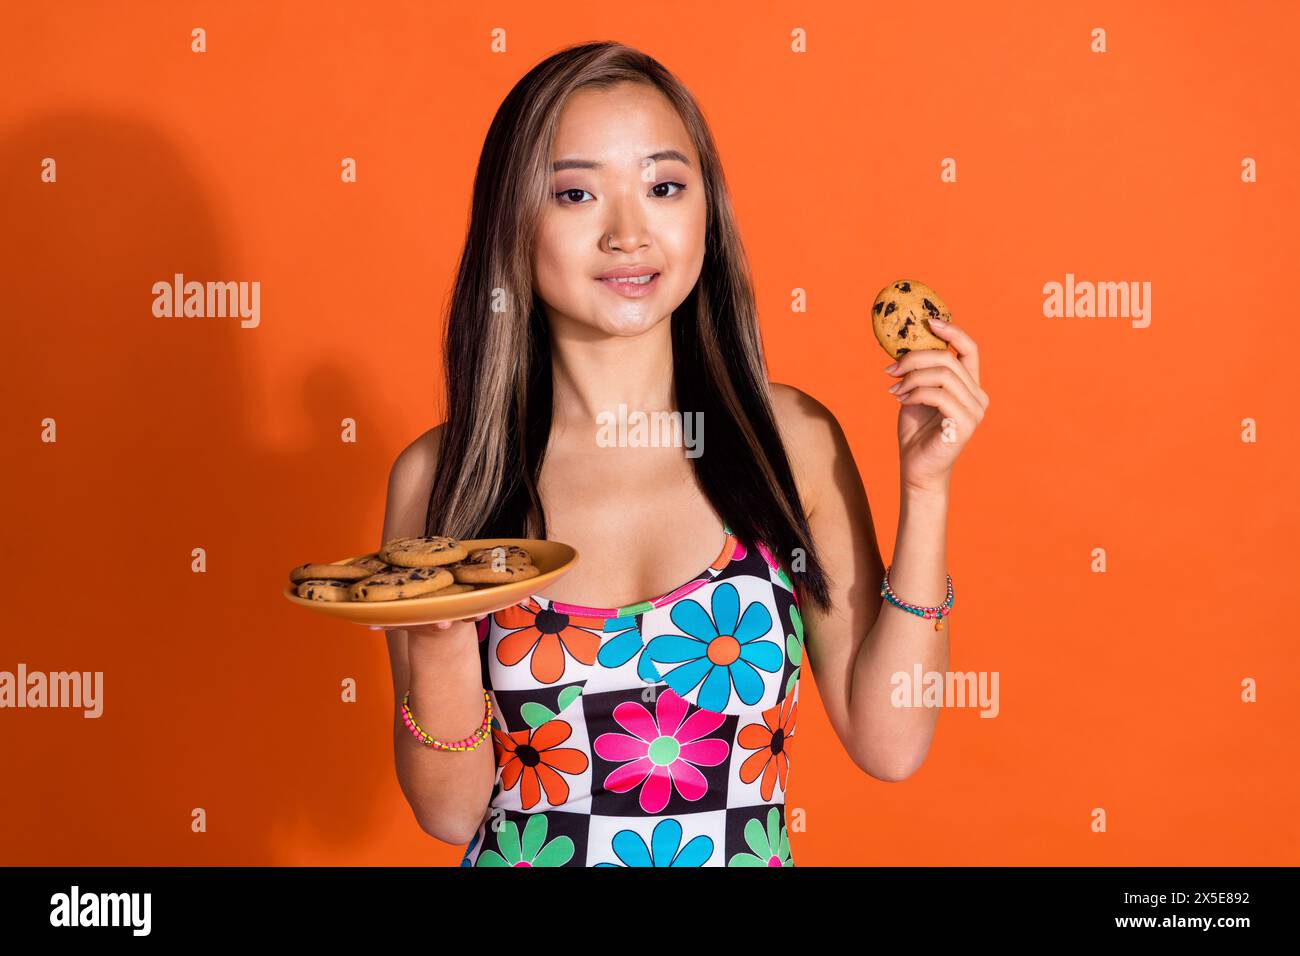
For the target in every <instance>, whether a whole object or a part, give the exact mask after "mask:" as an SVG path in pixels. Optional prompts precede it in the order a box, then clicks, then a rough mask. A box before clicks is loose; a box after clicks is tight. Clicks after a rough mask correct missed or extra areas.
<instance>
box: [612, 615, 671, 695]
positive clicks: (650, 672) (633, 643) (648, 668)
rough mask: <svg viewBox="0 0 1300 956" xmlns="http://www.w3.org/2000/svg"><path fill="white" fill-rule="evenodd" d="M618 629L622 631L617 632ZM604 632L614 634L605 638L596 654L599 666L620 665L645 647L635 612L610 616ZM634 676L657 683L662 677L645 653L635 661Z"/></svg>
mask: <svg viewBox="0 0 1300 956" xmlns="http://www.w3.org/2000/svg"><path fill="white" fill-rule="evenodd" d="M620 631H621V632H622V633H618V632H620ZM605 633H606V634H614V635H615V636H614V637H611V638H610V639H609V640H607V641H606V642H605V643H604V645H603V646H602V647H601V649H600V652H599V653H598V654H597V655H596V660H597V661H599V662H600V666H601V667H622V666H623V665H624V664H626V663H627V662H628V661H630V660H631V659H632V658H633V657H635V656H636V655H637V654H641V651H642V649H643V648H644V647H645V642H644V641H643V640H642V638H641V628H640V626H638V624H637V623H636V615H635V614H633V615H630V616H628V617H615V618H610V619H609V620H608V621H606V622H605ZM636 676H637V677H639V678H640V679H641V680H643V681H645V682H646V683H647V684H657V683H659V681H661V680H662V679H663V678H661V677H660V676H659V672H658V671H657V670H655V666H654V664H653V663H652V662H651V661H650V658H649V657H648V656H647V655H645V654H641V657H640V659H639V660H638V661H637V662H636Z"/></svg>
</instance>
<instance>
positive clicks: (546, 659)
mask: <svg viewBox="0 0 1300 956" xmlns="http://www.w3.org/2000/svg"><path fill="white" fill-rule="evenodd" d="M492 619H493V620H494V621H496V623H497V625H498V626H499V627H501V628H502V629H504V630H508V631H511V632H512V633H510V634H507V635H506V636H505V637H503V638H501V642H500V643H499V644H497V660H498V661H500V662H501V663H502V664H504V665H506V666H507V667H513V666H514V665H515V664H518V663H519V662H520V661H522V660H523V659H524V658H525V657H528V656H529V655H531V656H532V659H531V660H530V661H529V664H528V666H529V670H530V671H531V672H532V675H533V679H534V680H536V681H537V682H538V683H540V684H554V683H555V682H556V681H558V680H560V678H562V677H563V676H564V671H565V665H566V663H567V658H566V654H567V655H569V656H572V657H573V658H574V659H575V660H577V661H580V662H581V663H583V664H588V665H591V664H594V663H595V662H596V652H597V651H598V650H599V649H600V635H601V631H602V630H603V628H604V625H605V622H604V619H603V618H599V617H579V616H577V615H575V614H561V613H560V612H559V611H553V610H551V609H550V608H544V607H542V606H541V605H540V604H538V603H537V602H536V601H534V600H533V599H532V598H529V599H528V600H527V601H525V602H523V603H522V604H516V605H513V606H512V607H508V608H506V609H505V610H504V611H497V612H496V614H494V615H492Z"/></svg>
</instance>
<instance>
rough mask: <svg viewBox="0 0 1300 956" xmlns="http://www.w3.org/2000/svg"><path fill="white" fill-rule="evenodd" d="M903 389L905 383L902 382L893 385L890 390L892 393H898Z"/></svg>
mask: <svg viewBox="0 0 1300 956" xmlns="http://www.w3.org/2000/svg"><path fill="white" fill-rule="evenodd" d="M902 387H903V383H902V382H895V383H894V384H893V385H891V386H889V390H890V391H891V392H896V391H898V390H899V389H900V388H902Z"/></svg>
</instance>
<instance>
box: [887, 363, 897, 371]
mask: <svg viewBox="0 0 1300 956" xmlns="http://www.w3.org/2000/svg"><path fill="white" fill-rule="evenodd" d="M896 368H898V363H897V362H895V363H894V364H893V365H886V366H885V371H886V372H892V371H894V370H895V369H896Z"/></svg>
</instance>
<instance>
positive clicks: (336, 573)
mask: <svg viewBox="0 0 1300 956" xmlns="http://www.w3.org/2000/svg"><path fill="white" fill-rule="evenodd" d="M539 573H540V572H539V571H538V569H537V566H536V565H534V564H533V557H532V555H531V554H529V553H528V552H527V551H526V550H524V549H523V548H521V547H518V546H517V545H513V544H512V545H499V546H497V547H493V548H477V549H475V550H473V551H469V550H467V549H466V548H465V547H464V545H462V544H461V543H460V542H459V541H457V540H456V539H455V538H449V537H445V536H442V535H421V536H419V537H407V538H394V539H393V540H391V541H388V542H385V544H384V546H383V547H382V548H380V549H379V550H378V551H376V552H375V553H374V554H368V555H366V556H365V557H361V558H357V559H355V560H353V561H350V562H348V563H347V564H301V565H299V566H298V567H296V568H294V569H293V570H292V571H290V572H289V581H290V582H291V583H293V584H294V585H295V586H296V587H297V591H298V596H299V597H301V598H306V599H308V600H309V601H400V600H402V599H404V598H424V597H442V596H443V595H447V594H460V593H461V592H463V591H473V590H476V589H478V588H484V587H491V586H493V585H496V584H508V583H509V582H511V581H523V580H525V579H527V578H532V577H536V576H537V575H538V574H539Z"/></svg>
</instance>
